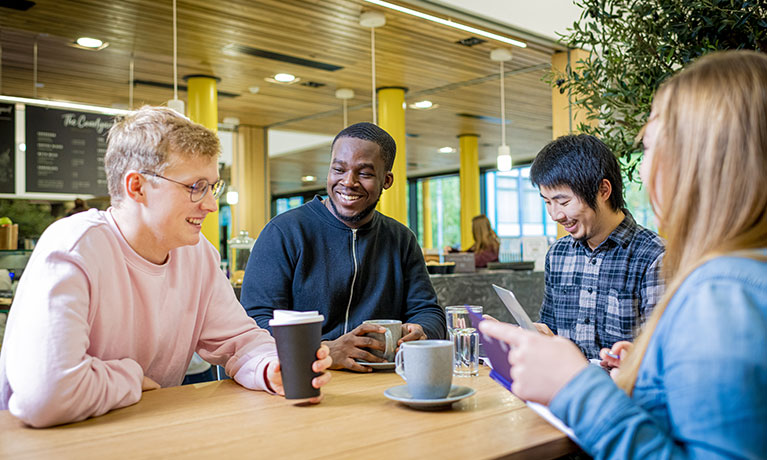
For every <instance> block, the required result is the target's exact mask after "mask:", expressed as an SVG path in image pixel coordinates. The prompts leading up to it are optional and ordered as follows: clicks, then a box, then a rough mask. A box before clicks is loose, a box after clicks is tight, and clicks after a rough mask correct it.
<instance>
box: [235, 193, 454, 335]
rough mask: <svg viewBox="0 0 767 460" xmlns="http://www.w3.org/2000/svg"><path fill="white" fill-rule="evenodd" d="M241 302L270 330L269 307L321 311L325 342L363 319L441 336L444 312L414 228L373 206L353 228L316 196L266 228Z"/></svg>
mask: <svg viewBox="0 0 767 460" xmlns="http://www.w3.org/2000/svg"><path fill="white" fill-rule="evenodd" d="M240 301H241V303H242V305H243V306H244V307H245V310H246V311H247V312H248V315H250V317H251V318H253V319H255V320H256V322H258V325H259V326H261V327H262V328H264V329H269V330H270V331H271V329H270V328H269V320H270V319H271V318H272V311H273V310H274V309H286V310H300V311H309V310H317V311H319V312H320V313H322V314H323V315H324V316H325V322H324V323H323V324H322V339H323V340H335V339H337V338H338V337H340V336H341V335H343V334H344V333H345V332H349V331H351V330H352V329H354V328H355V327H357V326H358V325H360V324H362V322H363V321H365V320H368V319H399V320H402V322H403V323H417V324H420V325H421V326H422V327H423V330H424V332H425V333H426V336H427V337H428V338H430V339H443V338H445V333H446V329H445V313H444V311H443V310H442V308H441V307H440V306H439V305H438V304H437V295H436V293H435V292H434V288H433V287H432V285H431V281H430V280H429V275H428V273H427V272H426V265H425V263H424V259H423V254H422V253H421V248H420V246H418V242H417V241H416V237H415V235H414V234H413V232H411V231H410V229H409V228H407V227H405V226H404V225H402V224H400V223H399V222H397V221H395V220H394V219H391V218H389V217H386V216H384V215H382V214H380V213H379V212H378V211H373V219H372V220H371V221H370V222H368V223H367V224H365V225H363V226H362V227H360V228H358V229H356V231H352V229H350V228H349V227H347V226H346V225H344V224H343V223H342V222H341V221H339V220H338V219H337V218H336V217H335V216H334V215H333V214H331V212H330V211H329V210H328V209H327V208H326V207H325V205H324V204H323V203H322V200H321V199H320V198H319V197H315V198H314V200H312V201H311V202H309V203H307V204H305V205H303V206H301V207H299V208H296V209H292V210H290V211H287V212H285V213H283V214H280V215H279V216H277V217H275V218H274V219H272V220H271V221H270V222H269V223H268V224H267V225H266V227H264V229H263V231H262V232H261V234H260V235H259V236H258V239H257V240H256V243H255V245H254V246H253V251H252V252H251V254H250V259H249V260H248V266H247V268H246V269H245V278H244V280H243V284H242V292H241V296H240ZM347 311H348V316H347Z"/></svg>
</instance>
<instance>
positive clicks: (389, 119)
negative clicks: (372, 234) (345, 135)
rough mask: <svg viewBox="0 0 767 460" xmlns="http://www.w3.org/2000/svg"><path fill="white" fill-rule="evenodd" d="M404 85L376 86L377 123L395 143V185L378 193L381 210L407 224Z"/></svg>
mask: <svg viewBox="0 0 767 460" xmlns="http://www.w3.org/2000/svg"><path fill="white" fill-rule="evenodd" d="M405 90H406V89H405V88H401V87H386V88H378V126H380V127H381V128H382V129H383V130H384V131H386V132H387V133H389V134H390V135H391V137H393V138H394V142H396V143H397V157H396V158H395V159H394V167H392V173H394V185H392V186H391V188H390V189H389V190H385V191H384V192H383V195H382V196H381V203H380V205H379V208H378V209H379V210H380V211H381V213H383V214H385V215H387V216H389V217H392V218H394V219H396V220H398V221H399V222H400V223H402V224H403V225H407V158H406V157H407V155H406V150H405Z"/></svg>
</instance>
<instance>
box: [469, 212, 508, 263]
mask: <svg viewBox="0 0 767 460" xmlns="http://www.w3.org/2000/svg"><path fill="white" fill-rule="evenodd" d="M471 235H472V237H473V238H474V244H473V245H472V246H471V247H470V248H469V250H468V251H469V252H473V253H474V266H475V267H477V268H485V267H487V263H488V262H498V251H499V249H500V248H501V239H500V238H498V235H497V234H496V233H495V231H493V227H491V226H490V220H489V219H488V218H487V216H485V215H484V214H480V215H478V216H474V218H473V219H471Z"/></svg>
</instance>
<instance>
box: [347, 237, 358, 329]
mask: <svg viewBox="0 0 767 460" xmlns="http://www.w3.org/2000/svg"><path fill="white" fill-rule="evenodd" d="M352 259H354V275H353V276H352V288H351V291H350V292H349V303H347V304H346V319H344V334H346V332H347V329H348V327H349V309H350V308H351V307H352V298H353V297H354V283H355V281H357V229H356V228H353V229H352Z"/></svg>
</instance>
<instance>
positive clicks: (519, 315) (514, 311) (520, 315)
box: [493, 284, 538, 332]
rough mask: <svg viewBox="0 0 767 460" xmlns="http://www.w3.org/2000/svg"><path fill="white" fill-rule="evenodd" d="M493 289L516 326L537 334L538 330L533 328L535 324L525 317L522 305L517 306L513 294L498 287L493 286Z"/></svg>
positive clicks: (517, 303)
mask: <svg viewBox="0 0 767 460" xmlns="http://www.w3.org/2000/svg"><path fill="white" fill-rule="evenodd" d="M493 289H495V292H496V294H498V297H500V298H501V301H503V304H504V305H506V309H507V310H509V313H511V316H513V317H514V319H515V320H516V321H517V324H519V326H520V327H521V328H522V329H527V330H528V331H533V332H538V329H536V328H535V324H533V321H532V320H531V319H530V317H529V316H527V313H526V312H525V310H524V309H523V308H522V305H520V304H519V302H518V301H517V298H516V297H514V294H513V293H512V292H511V291H509V290H508V289H504V288H502V287H500V286H496V285H495V284H493Z"/></svg>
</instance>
